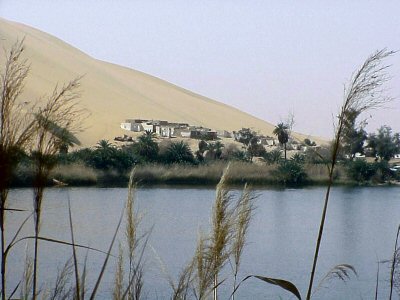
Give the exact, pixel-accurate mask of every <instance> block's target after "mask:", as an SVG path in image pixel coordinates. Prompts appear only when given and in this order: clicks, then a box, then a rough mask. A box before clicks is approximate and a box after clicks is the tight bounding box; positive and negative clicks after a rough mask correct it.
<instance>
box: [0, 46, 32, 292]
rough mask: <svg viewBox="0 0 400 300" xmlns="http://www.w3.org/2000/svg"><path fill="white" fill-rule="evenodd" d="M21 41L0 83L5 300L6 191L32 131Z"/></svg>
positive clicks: (13, 49) (3, 287) (3, 283)
mask: <svg viewBox="0 0 400 300" xmlns="http://www.w3.org/2000/svg"><path fill="white" fill-rule="evenodd" d="M23 42H24V41H23V40H22V41H17V42H16V43H15V44H14V45H13V46H12V47H11V49H10V50H9V51H8V52H7V53H6V59H5V65H4V69H2V71H1V83H0V230H1V297H2V299H6V290H7V287H6V268H7V254H6V248H7V246H6V236H5V231H6V211H7V210H8V209H9V207H8V201H7V199H8V191H9V188H10V183H11V177H12V174H13V172H14V170H15V168H16V166H17V164H18V161H19V152H20V151H21V150H24V149H26V148H27V147H28V146H29V143H30V141H31V138H32V135H33V131H34V127H33V126H32V122H33V119H32V117H31V115H30V114H29V113H28V111H29V110H30V109H31V108H32V107H31V105H30V104H28V103H23V102H21V101H20V100H19V96H20V95H21V93H22V92H23V87H24V81H25V79H26V77H27V76H28V72H29V66H28V64H27V61H26V60H24V59H23V58H22V56H21V55H22V52H23V51H24V47H23Z"/></svg>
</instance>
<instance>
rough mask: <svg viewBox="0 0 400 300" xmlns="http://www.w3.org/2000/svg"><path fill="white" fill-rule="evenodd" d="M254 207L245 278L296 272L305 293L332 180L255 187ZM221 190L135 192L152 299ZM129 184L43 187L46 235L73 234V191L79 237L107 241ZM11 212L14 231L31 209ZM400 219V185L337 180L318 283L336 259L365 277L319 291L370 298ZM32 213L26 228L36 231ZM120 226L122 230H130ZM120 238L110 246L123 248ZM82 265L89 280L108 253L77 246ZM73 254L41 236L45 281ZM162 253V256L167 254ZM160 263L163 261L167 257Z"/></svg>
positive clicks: (225, 287) (384, 273)
mask: <svg viewBox="0 0 400 300" xmlns="http://www.w3.org/2000/svg"><path fill="white" fill-rule="evenodd" d="M256 192H257V194H258V198H257V200H256V206H257V208H256V210H255V214H254V218H253V220H252V223H251V226H250V229H249V234H248V236H247V246H246V248H245V250H244V254H243V260H242V265H241V272H240V275H239V277H240V278H242V277H244V276H246V275H248V274H256V275H263V276H268V277H275V278H283V279H287V280H290V281H292V282H293V283H294V284H295V285H296V286H297V287H298V288H299V290H300V292H301V294H302V295H304V296H305V294H306V290H307V286H308V280H309V274H310V270H311V264H312V258H313V252H314V248H315V240H316V237H317V233H318V226H319V222H320V216H321V210H322V205H323V198H324V193H325V188H322V187H316V188H314V187H313V188H305V189H285V190H269V189H263V190H257V191H256ZM214 195H215V191H214V190H213V189H209V188H140V189H138V190H137V193H136V201H137V209H138V210H139V212H140V214H141V215H142V224H141V228H142V230H143V231H145V230H148V229H150V228H151V227H153V229H152V233H151V236H150V240H149V247H148V249H147V252H146V268H145V283H144V284H145V286H144V293H145V296H146V298H147V299H168V298H169V295H170V294H171V289H170V288H169V285H168V281H167V280H166V277H167V275H166V274H167V273H168V274H169V276H172V278H176V277H177V274H178V273H179V271H180V270H181V269H182V268H183V266H184V265H185V263H187V262H188V261H189V260H190V258H191V257H192V255H193V253H194V251H195V246H196V242H197V239H198V236H199V232H200V231H203V232H207V230H208V229H209V222H210V213H211V208H212V205H213V201H214ZM9 197H10V206H11V207H13V208H21V209H28V210H30V209H31V203H32V200H31V199H32V191H31V190H30V189H15V190H12V192H11V193H10V196H9ZM126 197H127V189H125V188H62V189H57V188H51V189H48V190H47V192H46V194H45V201H44V204H43V205H44V209H43V222H42V235H43V236H46V237H51V238H56V239H60V240H66V241H69V240H70V231H69V221H68V204H67V203H68V198H69V199H70V200H71V206H72V214H73V223H74V230H75V238H76V242H77V243H80V244H85V245H88V246H92V247H95V248H98V249H102V250H106V249H107V248H108V246H109V243H110V241H111V239H112V236H113V232H114V230H115V228H116V226H117V223H118V219H119V216H120V215H121V211H122V208H123V206H124V204H125V201H126ZM28 214H29V213H28V212H14V213H9V215H8V218H7V222H8V229H9V230H8V233H9V236H10V235H11V233H12V232H15V230H16V229H17V228H18V225H19V224H20V223H21V222H22V220H23V219H24V218H25V217H26V216H27V215H28ZM399 223H400V187H361V188H346V187H335V188H334V189H333V193H332V196H331V200H330V203H329V208H328V214H327V223H326V227H325V232H324V236H323V240H322V245H321V249H320V258H319V263H318V266H317V274H316V285H317V283H318V281H319V279H321V278H322V277H323V276H324V274H325V273H326V272H327V271H328V270H329V269H331V267H333V266H334V265H337V264H341V263H347V264H351V265H353V266H354V267H355V268H356V269H357V272H358V277H354V276H352V279H351V280H350V281H348V282H347V283H343V282H341V281H337V280H336V281H330V282H328V284H325V285H324V286H323V287H322V288H321V289H319V291H318V292H317V293H316V294H315V295H314V297H313V299H373V297H374V291H375V282H376V272H377V261H381V260H385V259H390V258H391V256H392V253H393V248H394V243H395V238H396V232H397V227H398V225H399ZM31 228H32V222H31V221H29V222H28V223H27V225H26V227H25V229H24V230H23V232H22V234H23V235H29V234H32V230H31ZM123 231H124V228H123V227H122V229H121V232H120V235H119V239H120V240H122V239H123V235H124V233H123ZM117 248H118V245H116V247H115V248H114V251H113V253H114V254H116V253H117ZM26 249H28V251H30V250H32V249H33V247H32V244H30V243H28V244H26V242H21V243H20V244H19V247H15V248H14V249H13V250H12V252H11V254H10V258H9V264H8V270H9V272H8V274H9V277H8V287H9V289H12V288H13V287H14V286H15V285H16V284H17V283H18V281H19V280H20V278H21V275H22V267H23V261H24V257H25V252H26ZM78 256H79V257H78V258H79V262H80V269H81V270H82V269H83V264H84V261H85V257H87V267H88V271H89V275H88V282H89V285H88V288H89V290H90V288H91V286H92V285H93V278H95V277H96V276H97V274H98V272H99V270H100V267H101V264H102V261H103V259H104V255H102V254H99V253H95V252H91V251H89V252H88V251H86V250H79V252H78ZM70 257H71V249H70V247H66V246H61V245H54V244H50V243H47V242H41V243H40V258H39V259H40V270H39V273H40V274H39V277H40V279H41V283H40V284H41V287H42V288H43V289H45V288H46V285H45V284H44V283H43V282H51V281H52V280H53V279H54V277H55V273H56V271H57V268H61V266H62V265H63V264H64V262H65V261H66V260H68V259H69V258H70ZM160 260H162V262H163V263H161V262H160ZM115 262H116V260H115V258H111V259H110V262H109V267H108V269H107V272H106V274H105V276H104V279H103V282H102V285H101V290H100V293H99V295H98V298H99V299H109V298H110V293H111V288H112V282H113V273H114V270H115ZM161 265H164V266H163V267H162V266H161ZM229 270H230V267H229V265H227V266H226V268H225V270H224V271H223V272H222V274H221V278H228V279H227V280H226V281H225V282H224V283H223V284H222V285H221V286H220V288H219V293H220V299H228V298H229V294H230V291H231V281H230V279H229V278H230V276H229V275H230V271H229ZM389 272H390V267H389V264H381V265H380V276H379V295H380V297H382V298H384V299H387V298H388V297H387V296H388V291H389V290H388V286H389V283H388V278H389ZM279 297H282V299H293V298H294V297H291V295H290V294H289V293H287V292H285V291H283V290H281V289H279V288H278V287H274V286H271V285H268V284H265V283H263V282H261V281H258V280H256V279H254V280H249V281H247V282H245V283H244V284H243V285H242V287H241V288H240V289H239V290H238V293H237V299H279Z"/></svg>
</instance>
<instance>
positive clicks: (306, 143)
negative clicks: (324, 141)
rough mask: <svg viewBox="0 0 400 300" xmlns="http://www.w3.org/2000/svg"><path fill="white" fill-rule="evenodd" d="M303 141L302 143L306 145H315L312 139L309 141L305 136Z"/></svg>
mask: <svg viewBox="0 0 400 300" xmlns="http://www.w3.org/2000/svg"><path fill="white" fill-rule="evenodd" d="M303 143H304V145H306V146H315V145H316V143H315V142H314V141H311V140H310V139H308V138H305V139H304V141H303Z"/></svg>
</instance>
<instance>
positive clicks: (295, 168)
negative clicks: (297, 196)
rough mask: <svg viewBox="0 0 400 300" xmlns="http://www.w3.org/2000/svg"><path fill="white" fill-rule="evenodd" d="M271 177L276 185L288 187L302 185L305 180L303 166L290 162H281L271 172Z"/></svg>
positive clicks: (305, 175)
mask: <svg viewBox="0 0 400 300" xmlns="http://www.w3.org/2000/svg"><path fill="white" fill-rule="evenodd" d="M272 175H273V176H274V177H275V180H276V181H277V182H278V183H283V184H289V185H292V184H296V185H297V184H302V183H305V182H306V179H307V173H306V172H305V171H304V168H303V165H302V164H300V163H297V162H296V161H292V160H286V161H281V162H280V163H279V165H278V167H277V168H276V169H275V170H273V171H272Z"/></svg>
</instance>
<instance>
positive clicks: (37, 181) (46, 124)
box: [32, 78, 83, 299]
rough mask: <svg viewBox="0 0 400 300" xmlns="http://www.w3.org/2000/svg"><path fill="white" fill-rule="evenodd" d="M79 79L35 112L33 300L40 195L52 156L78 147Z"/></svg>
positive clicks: (53, 163) (47, 177)
mask: <svg viewBox="0 0 400 300" xmlns="http://www.w3.org/2000/svg"><path fill="white" fill-rule="evenodd" d="M79 80H80V78H76V79H74V80H72V81H70V82H69V83H68V84H66V85H63V86H62V87H61V88H58V87H56V88H55V89H54V91H53V93H52V94H51V95H50V96H49V97H48V98H47V100H46V102H45V105H44V106H43V107H39V109H38V110H37V113H35V119H36V123H35V124H36V131H35V132H36V134H35V138H36V140H35V144H34V151H33V152H32V156H33V157H34V162H35V163H34V170H35V171H34V189H33V192H34V195H33V209H34V233H35V240H34V259H33V288H32V298H33V299H36V296H37V273H38V267H37V266H38V247H39V239H38V236H39V232H40V221H41V213H42V200H43V193H44V190H45V187H46V183H47V180H48V179H49V174H50V171H51V170H52V169H53V168H54V167H55V164H56V161H55V159H54V156H55V154H56V153H58V151H59V150H60V148H61V147H62V146H63V145H64V144H68V145H74V144H80V142H79V141H78V140H77V138H76V137H75V136H74V135H73V133H72V132H73V131H77V130H78V128H79V120H80V118H81V116H82V114H83V111H82V110H81V109H79V108H78V107H77V101H76V100H77V99H78V98H79V97H80V93H79V91H78V88H79V86H80V83H79Z"/></svg>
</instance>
